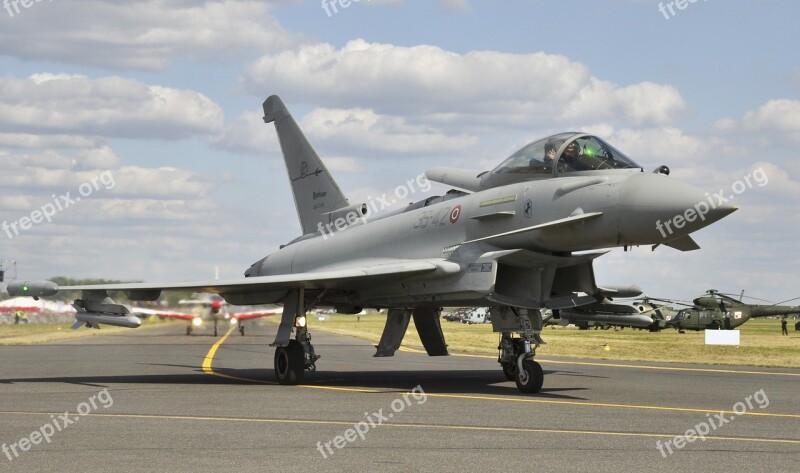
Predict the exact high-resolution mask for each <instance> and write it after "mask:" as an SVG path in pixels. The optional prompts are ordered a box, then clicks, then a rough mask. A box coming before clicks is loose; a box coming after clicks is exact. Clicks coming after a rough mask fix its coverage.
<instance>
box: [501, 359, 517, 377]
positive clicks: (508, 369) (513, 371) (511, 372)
mask: <svg viewBox="0 0 800 473" xmlns="http://www.w3.org/2000/svg"><path fill="white" fill-rule="evenodd" d="M503 374H504V375H505V377H506V379H507V380H509V381H514V380H515V379H517V367H516V366H514V365H513V364H512V363H503Z"/></svg>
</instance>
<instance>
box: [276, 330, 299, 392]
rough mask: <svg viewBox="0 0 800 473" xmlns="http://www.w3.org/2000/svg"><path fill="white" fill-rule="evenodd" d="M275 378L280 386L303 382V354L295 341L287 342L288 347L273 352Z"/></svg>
mask: <svg viewBox="0 0 800 473" xmlns="http://www.w3.org/2000/svg"><path fill="white" fill-rule="evenodd" d="M274 366H275V378H277V379H278V382H279V383H280V384H284V385H292V384H299V383H301V382H303V374H304V373H305V369H306V367H305V354H304V352H303V346H302V345H300V342H298V341H297V340H289V345H287V346H285V347H278V348H277V349H276V350H275V365H274Z"/></svg>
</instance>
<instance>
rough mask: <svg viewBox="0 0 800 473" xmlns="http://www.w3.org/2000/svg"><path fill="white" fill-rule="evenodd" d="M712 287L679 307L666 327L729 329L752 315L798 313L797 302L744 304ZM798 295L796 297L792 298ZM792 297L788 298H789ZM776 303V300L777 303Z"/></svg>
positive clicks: (680, 328) (765, 315)
mask: <svg viewBox="0 0 800 473" xmlns="http://www.w3.org/2000/svg"><path fill="white" fill-rule="evenodd" d="M741 297H742V296H740V299H739V300H737V299H734V298H733V297H731V296H730V295H728V294H723V293H720V292H719V291H716V290H714V289H709V290H708V291H706V295H704V296H701V297H698V298H697V299H694V300H693V301H692V303H693V304H694V305H693V306H692V307H690V308H686V309H681V310H680V311H678V314H677V315H676V316H675V317H674V318H673V319H672V320H671V321H668V322H667V326H668V327H675V328H677V329H679V330H680V331H683V330H706V329H711V330H714V329H720V330H731V329H734V328H737V327H738V326H740V325H742V324H743V323H745V322H747V321H748V320H750V319H752V318H754V317H768V316H775V315H788V314H797V313H800V306H786V305H778V304H771V305H759V304H746V303H744V302H742V301H741ZM795 299H798V298H795ZM792 300H794V299H789V300H788V301H784V302H789V301H792ZM779 304H780V303H779Z"/></svg>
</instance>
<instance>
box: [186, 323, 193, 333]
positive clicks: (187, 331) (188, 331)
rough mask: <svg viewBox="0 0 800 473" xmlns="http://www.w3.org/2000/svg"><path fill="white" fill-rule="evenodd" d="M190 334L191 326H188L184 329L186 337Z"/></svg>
mask: <svg viewBox="0 0 800 473" xmlns="http://www.w3.org/2000/svg"><path fill="white" fill-rule="evenodd" d="M191 334H192V326H191V325H190V326H188V327H186V335H191Z"/></svg>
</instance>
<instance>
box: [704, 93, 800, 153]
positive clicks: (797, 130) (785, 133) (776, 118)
mask: <svg viewBox="0 0 800 473" xmlns="http://www.w3.org/2000/svg"><path fill="white" fill-rule="evenodd" d="M714 129H715V130H717V131H719V132H721V133H741V132H745V133H748V134H751V135H752V136H754V137H756V138H757V140H758V141H759V142H760V143H761V144H770V142H773V141H775V140H777V142H776V143H773V144H778V145H782V144H800V100H791V99H774V100H769V101H767V102H766V103H764V104H763V105H761V106H760V107H759V108H758V109H756V110H750V111H747V112H745V113H744V114H743V115H742V118H741V119H740V120H734V119H732V118H722V119H719V120H717V121H716V122H715V123H714Z"/></svg>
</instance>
